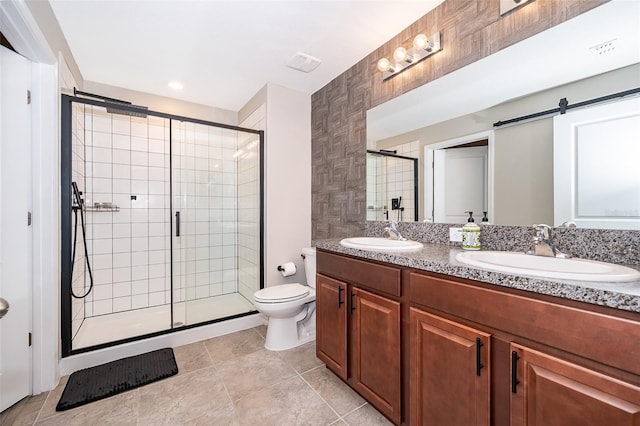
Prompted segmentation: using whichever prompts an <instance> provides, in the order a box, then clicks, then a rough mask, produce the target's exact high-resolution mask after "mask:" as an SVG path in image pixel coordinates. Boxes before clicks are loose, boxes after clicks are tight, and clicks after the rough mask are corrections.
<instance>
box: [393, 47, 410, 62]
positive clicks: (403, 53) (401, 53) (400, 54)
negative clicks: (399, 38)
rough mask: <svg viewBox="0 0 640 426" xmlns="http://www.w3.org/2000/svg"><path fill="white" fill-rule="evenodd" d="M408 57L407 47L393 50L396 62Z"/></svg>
mask: <svg viewBox="0 0 640 426" xmlns="http://www.w3.org/2000/svg"><path fill="white" fill-rule="evenodd" d="M407 57H408V54H407V49H405V48H404V47H398V48H397V49H396V50H395V51H394V52H393V59H395V60H396V62H402V61H404V60H405V59H407Z"/></svg>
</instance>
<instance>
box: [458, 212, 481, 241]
mask: <svg viewBox="0 0 640 426" xmlns="http://www.w3.org/2000/svg"><path fill="white" fill-rule="evenodd" d="M465 213H469V219H468V220H467V223H466V224H465V225H464V226H463V227H462V248H463V249H464V250H480V227H479V226H478V225H476V223H475V221H474V220H473V212H465Z"/></svg>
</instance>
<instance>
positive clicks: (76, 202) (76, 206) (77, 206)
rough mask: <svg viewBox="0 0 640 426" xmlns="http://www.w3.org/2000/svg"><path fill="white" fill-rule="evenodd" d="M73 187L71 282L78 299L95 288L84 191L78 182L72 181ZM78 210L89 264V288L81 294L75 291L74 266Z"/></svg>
mask: <svg viewBox="0 0 640 426" xmlns="http://www.w3.org/2000/svg"><path fill="white" fill-rule="evenodd" d="M71 188H72V189H73V200H72V202H71V209H72V210H73V216H74V219H75V223H74V226H73V230H74V232H73V250H72V251H73V253H72V254H71V277H72V280H71V283H69V286H70V290H71V295H72V296H73V297H75V298H76V299H84V298H85V297H87V296H88V295H89V293H91V290H92V289H93V274H92V273H91V264H90V263H89V250H88V249H87V228H86V226H85V224H84V209H83V204H84V200H83V199H82V192H81V191H80V190H79V189H78V184H77V183H75V182H71ZM78 211H80V223H81V226H82V242H83V243H84V259H85V262H86V264H87V271H88V272H89V289H88V290H87V291H86V293H84V294H83V295H81V296H78V295H77V294H75V293H74V292H73V267H74V265H75V262H76V241H77V239H78Z"/></svg>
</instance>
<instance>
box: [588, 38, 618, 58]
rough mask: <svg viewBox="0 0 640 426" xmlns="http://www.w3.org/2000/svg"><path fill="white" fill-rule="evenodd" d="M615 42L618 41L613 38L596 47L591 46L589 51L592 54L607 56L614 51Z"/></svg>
mask: <svg viewBox="0 0 640 426" xmlns="http://www.w3.org/2000/svg"><path fill="white" fill-rule="evenodd" d="M617 42H618V39H617V38H614V39H613V40H609V41H605V42H604V43H600V44H598V45H597V46H592V47H590V48H589V50H590V51H591V53H594V54H596V55H608V54H610V53H612V52H613V51H614V50H615V48H616V43H617Z"/></svg>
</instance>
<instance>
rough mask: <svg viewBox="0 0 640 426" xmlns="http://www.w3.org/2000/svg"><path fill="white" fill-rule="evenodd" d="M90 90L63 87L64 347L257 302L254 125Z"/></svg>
mask: <svg viewBox="0 0 640 426" xmlns="http://www.w3.org/2000/svg"><path fill="white" fill-rule="evenodd" d="M79 93H81V92H79ZM83 95H89V94H83ZM90 96H91V97H93V98H94V99H89V98H86V97H85V98H82V97H77V96H67V95H63V96H62V127H61V135H62V138H61V141H62V150H61V153H62V161H61V163H62V169H61V179H62V224H61V225H62V246H61V250H62V265H61V266H62V290H61V297H62V299H61V301H62V302H61V303H62V306H61V308H62V309H61V311H62V348H63V351H62V352H63V356H68V355H71V354H74V353H79V352H86V351H90V350H94V349H98V348H103V347H107V346H111V345H114V344H117V343H123V342H126V341H131V340H137V339H141V338H145V337H149V336H153V335H158V334H164V333H169V332H172V331H175V330H180V329H184V328H189V327H195V326H198V325H202V324H206V323H211V322H216V321H222V320H225V319H229V318H234V317H238V316H243V315H248V314H251V313H254V312H256V311H255V308H254V306H253V303H252V300H253V293H254V292H255V291H257V290H259V289H260V288H262V287H263V276H262V270H263V268H262V264H261V263H262V248H263V243H262V241H263V239H262V235H263V231H262V229H263V227H262V222H263V221H262V218H263V195H262V176H263V173H262V170H263V161H262V158H263V155H262V150H263V140H264V135H263V132H262V131H257V130H252V129H245V128H240V127H235V126H228V125H222V124H217V123H211V122H206V121H202V120H196V119H191V118H186V117H179V116H175V115H170V114H164V113H159V112H154V111H149V110H146V109H144V108H142V107H137V106H133V105H130V104H128V103H125V102H122V101H117V100H114V99H109V98H103V97H99V96H95V95H90ZM96 98H100V99H101V100H96ZM74 189H75V190H74ZM83 296H84V297H83Z"/></svg>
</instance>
